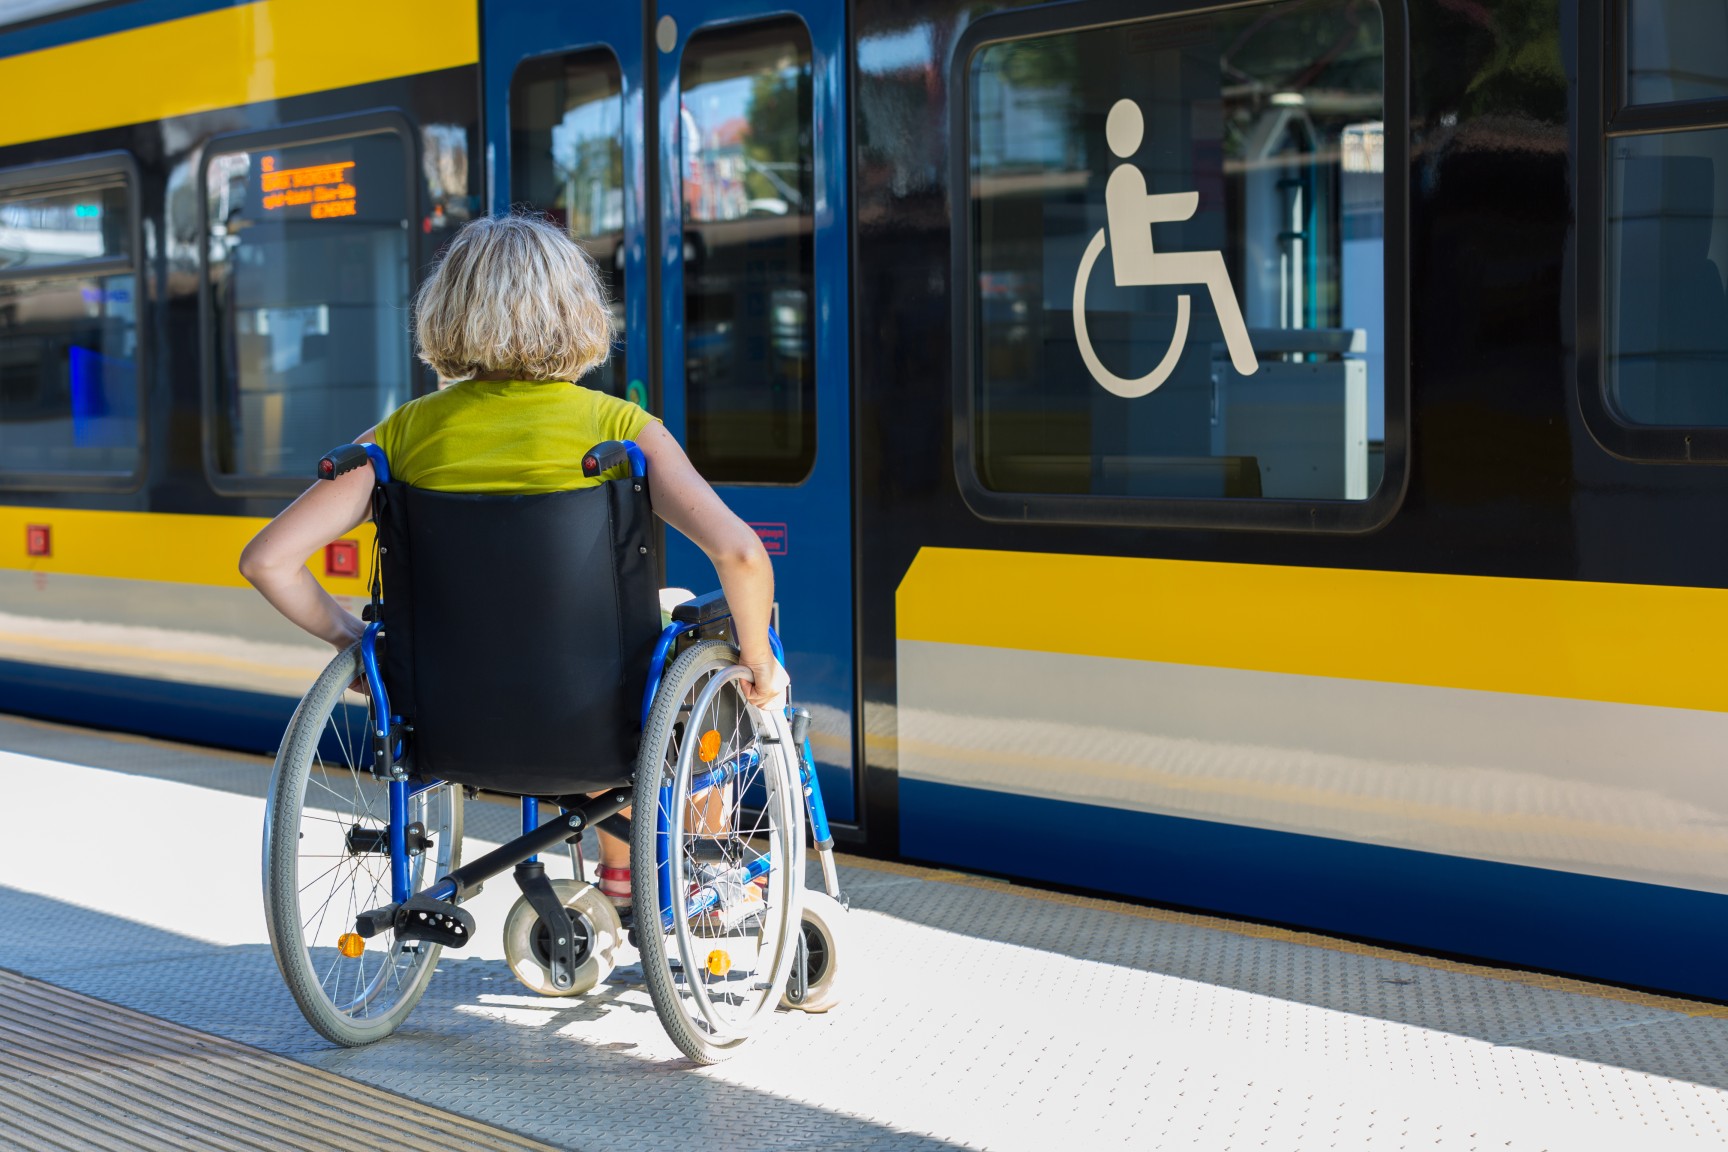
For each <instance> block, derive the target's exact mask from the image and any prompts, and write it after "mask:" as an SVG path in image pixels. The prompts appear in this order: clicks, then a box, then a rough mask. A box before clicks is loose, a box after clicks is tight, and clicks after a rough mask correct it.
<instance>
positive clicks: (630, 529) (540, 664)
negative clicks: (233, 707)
mask: <svg viewBox="0 0 1728 1152" xmlns="http://www.w3.org/2000/svg"><path fill="white" fill-rule="evenodd" d="M652 525H653V513H652V511H651V509H650V506H649V501H648V482H647V481H646V480H645V479H630V478H626V479H623V480H609V481H606V482H605V483H602V484H600V485H599V486H598V487H593V488H582V489H577V490H575V491H571V492H553V493H548V494H545V495H538V496H500V495H471V494H467V493H453V492H431V491H427V490H425V489H421V488H411V487H409V486H407V485H406V484H401V483H395V482H392V483H390V484H386V485H384V496H383V501H382V509H381V514H380V518H379V525H378V532H379V543H380V545H381V547H382V548H383V549H384V551H383V553H382V554H381V556H380V561H381V565H382V568H383V576H384V642H383V645H384V682H385V685H386V687H387V688H388V689H389V692H390V705H391V709H392V711H394V712H395V713H397V714H398V715H400V716H401V717H402V718H403V719H404V721H406V722H407V723H408V724H410V725H412V726H413V729H414V731H413V735H412V736H411V737H410V748H411V750H412V767H413V769H414V771H415V772H416V773H417V774H418V775H420V776H423V777H425V778H428V779H432V778H437V779H444V780H451V781H456V782H459V783H463V784H472V785H475V786H477V787H483V788H491V789H496V790H498V791H502V792H516V793H522V794H525V795H540V796H555V795H567V794H570V793H574V792H590V791H596V790H598V789H601V788H610V787H615V786H617V785H619V784H622V783H624V782H625V781H627V780H628V779H629V777H630V773H631V768H632V764H633V762H634V760H635V758H636V748H637V744H638V743H639V741H640V737H641V707H642V691H643V687H644V685H645V684H646V682H647V678H648V662H649V659H650V657H651V655H652V652H653V648H654V641H655V638H656V637H657V636H658V635H659V630H660V609H659V592H658V581H657V579H656V566H655V556H654V537H653V531H652Z"/></svg>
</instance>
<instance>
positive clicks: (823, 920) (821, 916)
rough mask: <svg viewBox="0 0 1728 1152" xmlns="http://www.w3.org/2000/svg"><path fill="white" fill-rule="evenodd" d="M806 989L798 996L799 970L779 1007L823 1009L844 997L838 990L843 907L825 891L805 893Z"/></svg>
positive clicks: (794, 973)
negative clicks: (801, 996)
mask: <svg viewBox="0 0 1728 1152" xmlns="http://www.w3.org/2000/svg"><path fill="white" fill-rule="evenodd" d="M803 928H804V957H805V961H804V962H805V991H804V997H803V999H801V1000H794V999H793V997H794V996H796V995H797V987H798V973H797V972H793V973H792V979H791V980H790V981H788V983H787V985H786V991H785V993H784V994H782V995H781V997H780V1006H781V1007H782V1008H791V1009H795V1010H796V1011H799V1012H810V1013H819V1012H826V1011H828V1009H830V1008H832V1007H834V1005H836V1004H838V1003H840V1001H841V1000H843V999H845V995H844V992H843V991H842V989H841V971H840V955H841V953H842V952H844V951H845V943H844V941H845V939H846V935H847V933H848V932H849V929H848V928H847V927H846V909H845V908H844V907H842V906H841V904H840V902H839V901H838V900H836V899H834V897H832V896H830V895H828V894H827V893H826V892H806V893H804V920H803Z"/></svg>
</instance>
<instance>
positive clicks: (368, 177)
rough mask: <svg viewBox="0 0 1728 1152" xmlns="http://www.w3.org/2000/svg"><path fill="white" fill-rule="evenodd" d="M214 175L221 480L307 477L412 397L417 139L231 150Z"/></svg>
mask: <svg viewBox="0 0 1728 1152" xmlns="http://www.w3.org/2000/svg"><path fill="white" fill-rule="evenodd" d="M203 176H204V197H205V210H206V216H205V227H206V237H205V241H206V243H205V254H206V260H207V261H208V277H207V279H208V282H209V290H208V294H207V301H208V308H209V317H210V330H211V333H212V335H213V339H212V341H211V344H210V346H209V348H208V352H209V354H210V365H211V373H212V376H213V387H212V389H211V393H212V401H213V411H212V412H211V413H210V415H211V420H210V427H209V431H210V443H209V448H210V450H211V452H212V459H211V461H210V464H211V468H212V471H213V472H214V473H215V477H214V479H215V480H216V481H217V482H218V484H221V483H222V482H223V481H224V480H226V481H227V482H228V483H229V484H233V483H234V482H236V481H239V482H241V483H242V484H246V483H247V482H255V481H258V480H268V479H272V478H275V479H281V480H285V481H286V480H292V481H295V482H298V481H299V480H300V479H301V478H302V477H304V476H305V475H307V471H306V469H307V468H308V467H309V465H308V461H316V460H317V458H318V456H319V455H320V454H321V453H323V452H326V451H328V450H329V448H330V445H332V444H339V443H341V442H342V441H344V440H348V439H350V438H352V437H353V436H354V435H355V434H356V433H357V432H359V431H361V430H362V429H365V428H368V427H370V426H371V425H373V424H375V423H377V422H378V420H379V419H381V418H382V417H383V416H385V415H386V414H388V413H389V412H390V411H391V410H392V409H394V408H395V407H396V406H397V405H399V404H401V403H403V402H404V401H406V400H407V399H408V398H409V395H410V392H411V389H412V380H413V374H412V359H411V356H410V350H409V343H408V328H409V325H408V252H409V221H410V219H411V214H410V206H409V199H408V198H409V194H410V193H409V188H410V185H409V183H408V181H409V177H410V172H409V168H408V148H407V146H406V142H405V139H404V134H403V133H402V132H400V131H394V130H385V131H373V132H368V133H365V134H357V135H349V136H346V137H340V138H335V139H329V138H325V139H317V140H310V141H307V140H305V139H304V137H302V138H301V139H300V140H299V141H296V140H295V139H293V138H291V137H290V138H286V139H284V138H282V137H281V136H280V135H278V137H277V138H276V139H273V140H269V141H265V142H258V143H248V144H247V145H246V146H244V147H236V146H234V145H233V144H232V143H230V144H229V145H228V146H226V147H224V146H223V144H222V142H218V143H217V144H216V145H215V146H214V147H213V148H212V150H211V152H210V153H209V154H208V156H207V158H206V160H205V162H204V173H203ZM266 487H269V485H266Z"/></svg>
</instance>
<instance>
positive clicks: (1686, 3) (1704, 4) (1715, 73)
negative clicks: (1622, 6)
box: [1626, 0, 1728, 104]
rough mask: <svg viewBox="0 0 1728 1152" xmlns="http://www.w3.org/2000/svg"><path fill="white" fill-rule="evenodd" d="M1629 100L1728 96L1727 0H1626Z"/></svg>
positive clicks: (1658, 101)
mask: <svg viewBox="0 0 1728 1152" xmlns="http://www.w3.org/2000/svg"><path fill="white" fill-rule="evenodd" d="M1626 97H1627V103H1630V104H1665V103H1668V102H1670V101H1678V100H1709V99H1719V98H1722V97H1728V0H1629V2H1628V3H1627V5H1626Z"/></svg>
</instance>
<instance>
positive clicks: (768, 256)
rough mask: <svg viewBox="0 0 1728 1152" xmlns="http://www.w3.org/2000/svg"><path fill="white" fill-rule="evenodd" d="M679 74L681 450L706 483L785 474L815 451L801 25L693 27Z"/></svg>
mask: <svg viewBox="0 0 1728 1152" xmlns="http://www.w3.org/2000/svg"><path fill="white" fill-rule="evenodd" d="M680 80H681V83H682V88H683V107H682V108H681V109H680V125H679V132H680V139H681V148H680V156H681V164H680V167H681V172H680V178H681V184H682V190H683V204H684V374H685V382H686V397H687V399H686V403H687V413H688V427H687V429H686V433H687V436H686V438H687V440H688V445H689V450H690V459H691V460H692V461H693V462H694V463H695V464H696V466H697V468H699V469H700V470H701V472H702V474H703V475H704V476H706V477H707V478H708V479H710V480H713V481H718V482H725V483H763V484H796V483H798V482H800V481H802V480H803V479H804V478H805V477H806V476H808V475H809V474H810V469H811V467H812V466H813V465H814V464H815V461H816V362H815V339H814V336H813V332H814V329H813V327H812V317H811V315H810V309H811V301H812V300H813V299H814V295H815V250H814V247H813V242H812V241H813V231H812V225H813V219H814V217H813V205H812V199H813V188H814V180H813V160H812V140H811V136H812V128H811V103H810V33H809V31H808V30H807V29H806V28H805V27H804V25H803V23H802V22H801V21H799V20H797V19H795V18H790V17H787V18H778V19H774V20H766V21H760V22H757V23H752V24H744V25H730V26H726V27H722V28H707V29H702V30H700V31H698V32H696V33H695V34H694V35H693V36H691V37H690V41H689V44H688V45H687V46H686V48H685V50H684V62H683V68H682V71H681V73H680Z"/></svg>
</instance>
